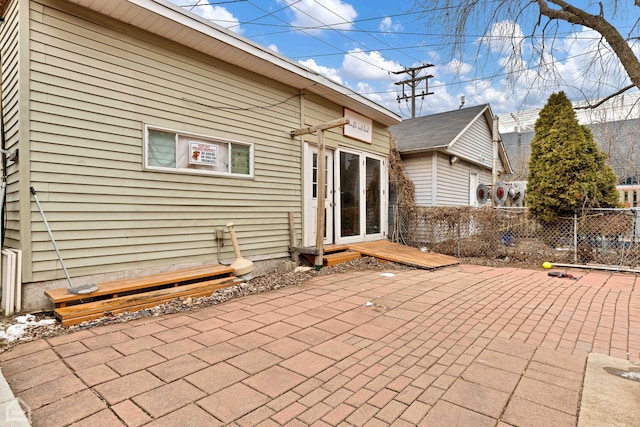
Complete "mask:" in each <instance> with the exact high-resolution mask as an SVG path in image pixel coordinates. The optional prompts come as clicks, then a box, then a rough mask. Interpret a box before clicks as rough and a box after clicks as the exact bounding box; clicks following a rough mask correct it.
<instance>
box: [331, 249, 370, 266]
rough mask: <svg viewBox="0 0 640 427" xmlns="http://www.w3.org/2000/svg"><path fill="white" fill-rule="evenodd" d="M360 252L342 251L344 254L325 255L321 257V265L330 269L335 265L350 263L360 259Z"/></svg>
mask: <svg viewBox="0 0 640 427" xmlns="http://www.w3.org/2000/svg"><path fill="white" fill-rule="evenodd" d="M360 255H361V254H360V252H354V251H344V252H334V253H331V254H327V255H325V256H323V257H322V264H323V265H325V266H327V267H331V266H333V265H336V264H340V263H342V262H347V261H351V260H352V259H355V258H360Z"/></svg>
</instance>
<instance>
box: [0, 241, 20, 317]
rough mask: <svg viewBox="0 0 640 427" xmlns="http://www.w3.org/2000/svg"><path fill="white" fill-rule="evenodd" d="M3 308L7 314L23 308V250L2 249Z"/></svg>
mask: <svg viewBox="0 0 640 427" xmlns="http://www.w3.org/2000/svg"><path fill="white" fill-rule="evenodd" d="M1 279H2V310H3V311H4V315H5V316H11V315H12V314H14V313H19V312H20V310H21V309H22V251H21V250H19V249H3V250H2V277H1Z"/></svg>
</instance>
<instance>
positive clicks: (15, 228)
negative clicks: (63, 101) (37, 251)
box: [0, 1, 24, 248]
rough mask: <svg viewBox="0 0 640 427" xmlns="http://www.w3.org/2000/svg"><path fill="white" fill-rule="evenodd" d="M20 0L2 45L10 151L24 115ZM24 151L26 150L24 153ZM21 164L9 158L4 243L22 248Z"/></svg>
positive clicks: (13, 5) (10, 11) (11, 9)
mask: <svg viewBox="0 0 640 427" xmlns="http://www.w3.org/2000/svg"><path fill="white" fill-rule="evenodd" d="M18 13H19V2H18V1H12V2H9V6H8V8H7V10H6V12H5V16H4V23H2V25H0V32H1V35H0V39H1V40H2V42H3V43H2V46H1V47H0V49H1V52H2V109H3V111H2V113H3V116H4V117H3V118H4V132H5V135H4V136H5V139H6V142H5V147H6V148H7V149H8V150H15V149H16V148H19V139H20V138H19V137H20V116H19V108H18V106H19V97H18V95H19V85H20V80H19V76H20V49H19V48H20V46H19V45H20V43H19V40H20V28H19V19H18ZM22 154H24V153H22ZM18 165H19V163H17V162H11V161H7V187H6V200H7V212H6V215H7V228H6V236H5V241H4V245H5V246H7V247H11V248H21V241H20V215H19V214H18V212H20V208H19V197H18V194H19V179H20V178H19V168H18Z"/></svg>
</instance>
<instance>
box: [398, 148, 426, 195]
mask: <svg viewBox="0 0 640 427" xmlns="http://www.w3.org/2000/svg"><path fill="white" fill-rule="evenodd" d="M402 163H403V165H404V168H405V171H406V172H407V175H408V176H409V178H411V180H412V181H413V184H414V186H415V197H416V205H418V206H431V205H432V204H433V194H432V181H433V167H432V162H431V154H420V155H415V156H406V157H403V158H402Z"/></svg>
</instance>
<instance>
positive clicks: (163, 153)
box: [144, 126, 253, 178]
mask: <svg viewBox="0 0 640 427" xmlns="http://www.w3.org/2000/svg"><path fill="white" fill-rule="evenodd" d="M144 155H145V169H148V170H157V171H164V172H182V173H193V174H207V175H227V176H237V177H245V178H251V177H253V144H250V143H246V142H240V141H233V140H229V139H224V138H215V137H210V136H205V135H198V134H191V133H185V132H178V131H173V130H168V129H163V128H159V127H154V126H145V154H144Z"/></svg>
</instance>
